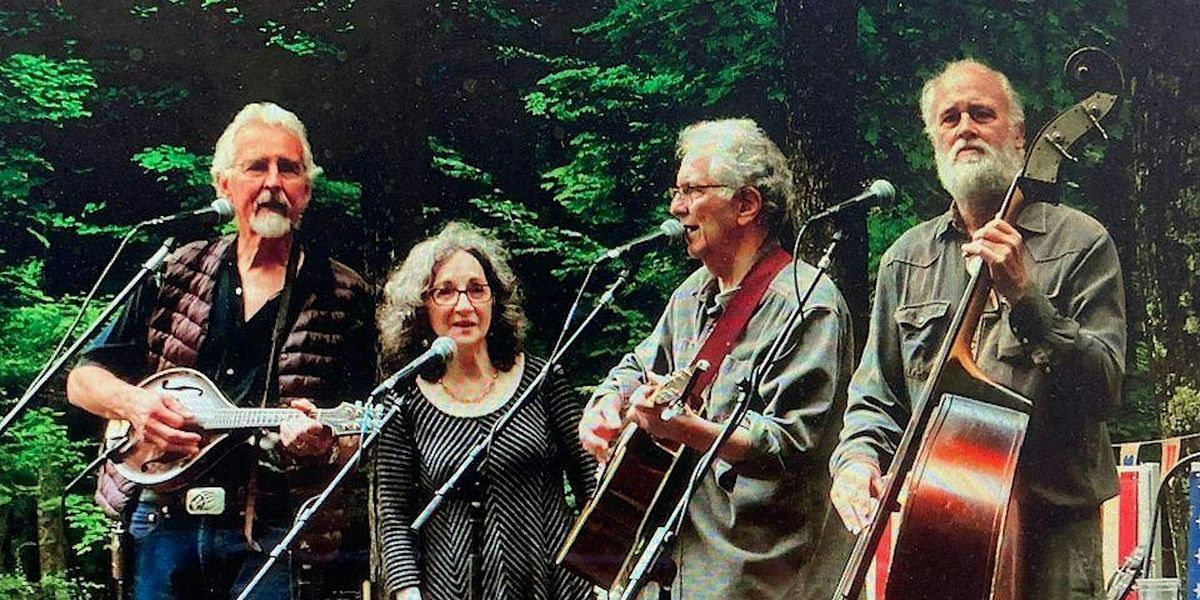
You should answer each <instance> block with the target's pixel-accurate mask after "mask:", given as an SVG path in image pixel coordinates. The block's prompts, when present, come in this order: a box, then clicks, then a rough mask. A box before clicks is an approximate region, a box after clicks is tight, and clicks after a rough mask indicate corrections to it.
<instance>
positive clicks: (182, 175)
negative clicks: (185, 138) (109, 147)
mask: <svg viewBox="0 0 1200 600" xmlns="http://www.w3.org/2000/svg"><path fill="white" fill-rule="evenodd" d="M133 162H134V163H135V164H137V165H138V166H140V167H142V168H143V169H145V170H146V171H147V172H148V173H157V174H158V175H157V177H155V180H156V181H160V182H162V183H165V184H166V188H167V190H169V191H172V192H179V191H187V192H191V193H193V194H196V193H198V190H200V189H203V188H208V187H209V182H210V181H211V180H212V179H211V176H210V175H209V172H208V169H209V167H211V166H212V158H211V157H209V156H200V155H197V154H193V153H191V152H189V151H188V150H187V148H184V147H182V146H169V145H166V144H162V145H159V146H153V147H150V148H145V149H143V150H142V151H141V152H138V153H136V154H134V155H133Z"/></svg>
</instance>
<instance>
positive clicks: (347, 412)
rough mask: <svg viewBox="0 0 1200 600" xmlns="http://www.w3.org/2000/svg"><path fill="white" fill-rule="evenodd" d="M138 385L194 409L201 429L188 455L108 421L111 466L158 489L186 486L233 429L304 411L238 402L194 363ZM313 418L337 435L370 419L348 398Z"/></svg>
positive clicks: (233, 439)
mask: <svg viewBox="0 0 1200 600" xmlns="http://www.w3.org/2000/svg"><path fill="white" fill-rule="evenodd" d="M138 386H139V387H141V388H143V389H147V390H151V391H155V392H164V393H166V394H170V395H171V396H173V397H174V398H175V399H176V400H177V401H179V402H180V403H181V404H183V405H184V406H185V407H187V409H188V410H189V411H191V412H192V414H193V415H195V421H194V423H193V426H194V429H195V430H196V431H198V432H199V433H200V435H201V441H200V451H199V452H197V453H196V454H194V455H190V456H188V455H183V454H179V453H163V452H161V451H160V450H159V449H158V448H155V447H154V446H152V445H150V444H147V443H144V442H142V441H141V440H139V439H136V438H135V437H134V436H133V428H132V425H131V424H130V423H129V422H128V421H122V420H111V421H109V422H108V424H107V426H106V427H105V428H104V444H103V451H104V452H109V451H113V450H114V449H115V450H116V453H117V454H116V456H115V457H114V459H113V465H114V466H115V467H116V470H117V472H119V473H120V474H121V475H122V476H124V477H125V478H126V479H128V480H130V481H132V482H134V483H136V484H138V485H140V486H145V487H150V488H153V489H154V490H156V491H161V492H169V491H171V490H175V489H179V488H181V487H183V486H186V485H187V484H188V482H190V481H191V480H193V479H195V478H196V477H199V476H200V475H202V474H203V473H204V472H205V471H207V470H208V469H209V468H211V467H212V466H213V465H214V464H216V462H217V461H219V460H220V459H221V458H222V457H223V456H225V455H226V454H227V453H228V452H229V451H230V450H232V449H233V448H234V447H235V446H236V444H237V443H238V442H240V441H241V440H242V439H243V438H242V436H236V435H234V434H235V433H236V432H238V431H247V430H255V429H272V428H277V427H279V425H280V424H281V423H283V422H284V421H285V420H287V419H290V418H293V417H296V416H298V415H303V414H304V413H302V412H301V411H299V410H296V409H294V408H238V407H237V406H236V405H234V404H233V403H232V402H230V401H229V400H228V399H227V398H226V397H225V396H224V394H222V393H221V392H220V390H218V389H217V386H216V384H214V383H213V382H212V380H211V379H209V378H208V377H206V376H205V375H204V374H203V373H200V372H199V371H196V370H194V369H188V368H173V369H166V370H164V371H159V372H158V373H155V374H154V375H151V376H150V377H148V378H146V379H145V380H144V381H142V382H141V383H139V384H138ZM314 418H315V419H316V420H317V421H318V422H320V423H321V424H322V425H326V426H328V427H329V428H330V429H332V430H333V434H334V435H337V436H342V435H357V434H360V433H363V431H364V429H365V428H369V427H372V426H374V424H375V419H374V417H373V415H372V414H371V411H369V410H367V409H365V408H363V407H361V406H356V405H354V404H349V403H342V404H341V405H339V406H338V407H337V408H334V409H330V410H318V411H317V413H316V415H315V417H314Z"/></svg>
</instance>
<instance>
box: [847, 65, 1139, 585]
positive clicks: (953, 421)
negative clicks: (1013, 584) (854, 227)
mask: <svg viewBox="0 0 1200 600" xmlns="http://www.w3.org/2000/svg"><path fill="white" fill-rule="evenodd" d="M1066 78H1067V81H1068V83H1069V84H1071V85H1072V86H1073V87H1074V88H1075V89H1076V90H1078V91H1081V92H1082V93H1081V94H1080V95H1081V96H1085V97H1084V98H1083V100H1081V101H1079V102H1078V103H1076V104H1075V105H1073V106H1071V107H1070V108H1069V109H1067V110H1065V111H1063V112H1062V113H1060V114H1059V115H1058V116H1056V117H1055V118H1054V119H1053V120H1052V121H1051V122H1050V123H1049V124H1047V125H1046V126H1045V127H1044V128H1042V130H1041V131H1040V132H1039V133H1038V135H1037V136H1036V137H1035V138H1031V140H1030V141H1031V148H1030V151H1029V154H1028V155H1027V157H1026V159H1025V163H1024V165H1023V166H1022V168H1021V170H1020V172H1019V173H1018V174H1017V176H1016V177H1015V178H1014V180H1013V183H1012V185H1011V186H1010V187H1009V190H1008V194H1007V196H1006V197H1005V200H1004V202H1003V203H1002V204H1001V207H1000V210H999V211H998V213H997V216H999V217H1000V218H1002V219H1004V220H1005V221H1007V222H1009V223H1014V222H1015V221H1016V218H1017V216H1018V215H1019V214H1020V212H1021V210H1022V209H1023V208H1024V207H1025V206H1026V205H1027V204H1028V203H1030V202H1032V201H1033V200H1034V199H1036V197H1037V196H1039V195H1041V194H1045V193H1047V192H1049V191H1050V189H1051V186H1053V185H1054V184H1055V183H1057V180H1058V170H1059V167H1060V165H1061V164H1062V161H1063V160H1064V159H1066V160H1070V161H1075V160H1076V159H1075V157H1074V156H1073V155H1072V154H1071V148H1072V146H1073V145H1074V144H1075V143H1076V142H1077V141H1079V139H1080V138H1082V137H1083V136H1084V135H1085V134H1087V133H1089V132H1092V131H1095V132H1098V133H1099V134H1100V135H1101V136H1103V137H1105V138H1107V133H1106V132H1105V131H1104V128H1103V127H1102V126H1101V125H1100V121H1101V120H1102V119H1103V118H1104V117H1105V116H1106V115H1107V114H1109V112H1111V111H1112V109H1113V108H1114V106H1115V105H1116V103H1117V98H1118V96H1117V93H1118V92H1119V91H1120V90H1121V88H1122V87H1123V83H1124V82H1123V77H1122V75H1121V69H1120V67H1119V66H1118V65H1117V63H1116V62H1115V61H1114V60H1113V59H1112V58H1111V57H1109V56H1108V55H1107V54H1105V53H1104V52H1103V51H1100V50H1098V49H1095V48H1084V49H1081V50H1077V51H1076V52H1074V53H1073V54H1072V55H1071V56H1070V57H1069V58H1068V60H1067V63H1066ZM969 268H970V269H971V279H970V282H969V283H968V285H967V288H966V290H965V292H964V293H963V296H962V298H961V300H960V301H959V303H958V307H957V309H956V311H955V312H954V316H953V318H952V320H951V321H950V323H949V328H948V332H947V335H946V337H945V339H944V340H943V341H942V344H941V346H940V347H939V350H938V353H937V355H936V359H935V360H934V362H933V366H932V369H931V371H930V373H929V377H928V379H927V380H926V381H925V385H924V387H923V388H922V391H921V394H920V397H919V398H917V400H916V402H915V403H914V405H913V413H912V417H911V419H910V421H909V423H908V426H907V428H906V429H905V431H904V435H903V436H902V437H901V439H900V444H899V446H898V447H897V450H896V454H895V457H894V459H893V460H892V463H891V465H890V467H889V469H888V474H887V477H886V478H885V484H884V486H883V488H884V489H883V490H882V492H881V494H880V498H879V505H878V508H877V509H876V511H875V514H874V515H873V516H872V519H871V521H870V523H869V524H868V525H867V527H866V528H865V529H864V530H863V532H862V533H861V534H860V535H859V538H858V542H857V544H856V546H855V548H854V551H853V552H852V553H851V556H850V561H849V564H848V565H847V567H846V569H845V571H844V572H843V574H842V578H841V581H840V582H839V584H838V589H837V592H836V594H835V596H834V598H835V600H856V599H857V598H858V597H859V595H860V593H861V592H862V589H863V585H864V581H865V579H866V576H867V571H868V569H869V568H870V565H871V559H872V558H873V557H874V556H875V551H876V549H877V547H878V546H879V543H880V540H881V539H882V537H883V533H884V528H885V527H886V526H887V524H888V522H889V520H890V519H889V517H890V515H891V513H893V512H896V511H899V512H900V523H899V528H898V531H897V532H895V533H894V535H895V539H896V545H895V551H894V554H893V557H892V562H891V570H890V572H889V576H888V583H887V590H886V592H885V594H884V597H885V598H886V599H887V600H907V599H925V598H938V599H940V600H989V599H998V598H1007V597H1017V596H1019V590H1009V589H997V587H996V586H995V585H994V583H995V582H996V580H997V575H999V574H1000V571H1001V569H1005V568H1009V567H1011V565H1006V564H1005V561H1003V560H1001V558H1000V557H1001V554H1002V549H1003V548H1006V547H1008V546H1009V545H1011V544H1016V543H1019V540H1017V539H1016V538H1017V536H1016V535H1015V533H1014V532H1016V531H1018V529H1019V527H1018V526H1017V525H1018V523H1017V522H1016V519H1015V515H1016V513H1017V511H1015V510H1012V509H1013V506H1014V499H1013V495H1012V490H1013V482H1014V476H1015V474H1016V468H1017V457H1018V455H1019V453H1020V450H1021V445H1022V443H1023V441H1024V439H1025V433H1026V429H1027V426H1028V423H1029V411H1030V407H1031V404H1030V401H1029V400H1028V399H1026V398H1024V397H1023V396H1021V395H1020V394H1018V393H1017V392H1015V391H1013V390H1011V389H1009V388H1007V387H1005V386H1003V385H1000V384H998V383H996V382H995V381H993V380H992V379H991V378H990V377H989V376H988V375H987V374H986V373H984V372H983V371H982V370H981V369H980V367H979V366H978V365H977V364H976V363H975V360H974V356H973V353H972V341H973V340H974V338H975V335H976V332H977V329H978V327H979V322H980V319H981V317H982V316H983V313H984V311H985V308H986V306H987V302H988V298H989V296H990V294H991V291H992V282H991V279H990V276H989V274H988V270H987V269H986V268H983V265H982V261H981V260H979V259H978V258H976V259H974V260H973V261H972V262H971V263H969ZM902 491H904V492H905V497H904V501H903V506H901V505H900V499H901V492H902Z"/></svg>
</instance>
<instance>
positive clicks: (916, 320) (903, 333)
mask: <svg viewBox="0 0 1200 600" xmlns="http://www.w3.org/2000/svg"><path fill="white" fill-rule="evenodd" d="M949 311H950V303H949V302H946V301H943V300H933V301H930V302H922V303H919V304H909V305H905V306H901V307H899V308H897V309H896V311H895V313H893V317H894V318H895V319H896V325H897V327H898V329H899V336H900V358H901V359H902V360H903V361H904V375H905V376H906V377H910V378H913V379H919V380H924V379H925V378H926V377H928V376H929V371H930V370H932V367H933V360H934V358H936V357H937V352H938V349H939V348H940V347H941V345H942V340H943V338H945V336H946V321H947V319H946V314H947V313H948V312H949Z"/></svg>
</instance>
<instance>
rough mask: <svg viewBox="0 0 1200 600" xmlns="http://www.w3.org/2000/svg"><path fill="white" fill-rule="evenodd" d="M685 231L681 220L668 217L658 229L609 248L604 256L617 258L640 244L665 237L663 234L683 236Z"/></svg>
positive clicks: (675, 236)
mask: <svg viewBox="0 0 1200 600" xmlns="http://www.w3.org/2000/svg"><path fill="white" fill-rule="evenodd" d="M683 232H684V227H683V223H680V222H679V221H676V220H675V219H667V220H666V221H663V222H662V224H661V225H659V226H658V230H656V231H653V232H651V233H647V234H644V235H641V236H639V237H635V238H633V239H632V240H630V241H628V242H625V243H624V244H621V245H620V246H617V247H616V248H613V249H611V250H608V251H606V252H605V253H604V257H605V258H616V257H618V256H621V255H622V254H625V253H626V252H628V251H630V250H633V249H634V248H637V247H638V246H643V245H645V244H648V243H650V242H653V241H654V240H657V239H658V238H660V237H663V236H666V237H668V238H677V237H682V236H683Z"/></svg>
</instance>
